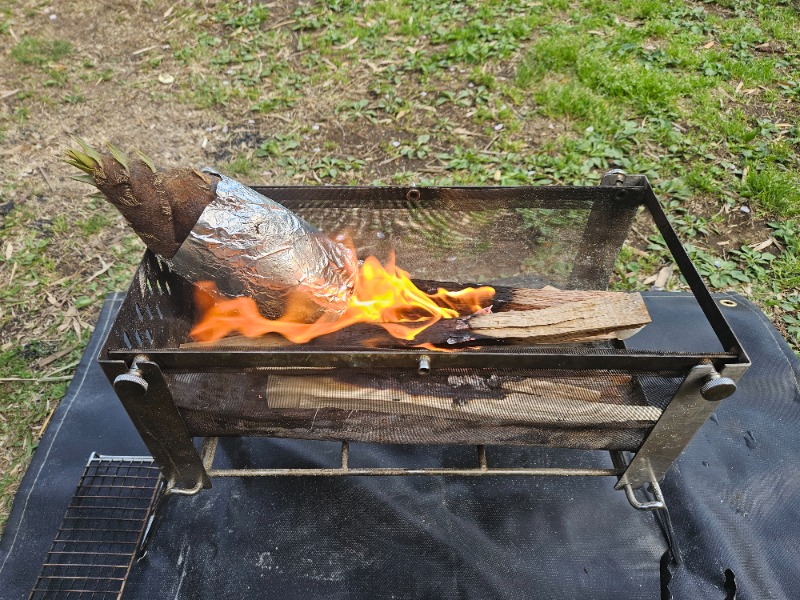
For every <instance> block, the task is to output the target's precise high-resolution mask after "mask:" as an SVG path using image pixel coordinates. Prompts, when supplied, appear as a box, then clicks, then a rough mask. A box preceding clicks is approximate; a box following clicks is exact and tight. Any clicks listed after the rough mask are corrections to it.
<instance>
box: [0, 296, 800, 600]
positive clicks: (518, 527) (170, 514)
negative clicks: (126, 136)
mask: <svg viewBox="0 0 800 600" xmlns="http://www.w3.org/2000/svg"><path fill="white" fill-rule="evenodd" d="M645 297H646V302H647V305H648V308H649V310H650V312H651V315H652V316H653V320H654V323H653V324H652V325H650V326H648V327H646V328H645V329H644V330H643V332H642V333H640V334H638V335H637V336H635V337H633V338H631V340H630V342H631V343H630V345H631V346H635V347H640V348H648V349H654V348H655V349H662V350H688V349H693V350H696V349H698V348H706V347H707V348H709V349H716V348H717V346H716V345H715V339H714V336H713V333H712V332H711V330H710V328H709V327H708V325H707V324H705V319H704V318H703V315H702V313H701V312H700V310H699V308H698V307H697V304H696V302H695V301H694V299H693V298H692V297H691V296H686V295H683V294H669V293H655V292H654V293H647V294H645ZM722 297H724V296H717V298H722ZM729 297H730V298H732V299H733V300H735V301H736V303H737V306H735V307H723V310H724V312H725V315H726V317H727V318H728V320H729V321H730V323H731V325H732V326H733V328H734V330H735V331H736V333H737V335H738V336H739V338H740V339H741V340H742V342H743V344H744V346H745V348H746V350H747V352H748V353H749V355H750V357H751V358H752V360H753V366H752V368H751V369H750V370H749V371H748V372H747V374H746V375H745V376H744V378H743V379H742V380H741V382H740V385H739V390H738V391H737V393H736V394H735V395H734V396H733V397H731V398H729V399H727V400H725V401H724V402H723V403H722V404H721V405H720V407H719V409H718V410H717V412H716V413H715V414H714V416H713V417H712V418H711V419H710V420H709V421H708V422H707V423H706V424H705V425H704V426H703V428H702V429H701V430H700V432H699V433H698V435H697V436H696V437H695V439H694V440H693V441H692V443H691V445H690V446H689V448H688V449H687V450H686V451H685V452H684V454H683V455H682V456H681V458H680V459H679V460H678V462H677V464H676V465H675V466H674V467H673V469H672V470H671V471H670V472H669V473H668V475H667V477H666V479H665V480H664V482H663V484H662V489H663V491H664V495H665V497H666V500H667V503H668V505H669V508H670V514H671V517H672V524H673V526H674V531H675V539H676V542H677V546H678V547H679V548H680V552H681V558H682V562H681V563H680V565H677V564H675V563H674V562H671V561H670V560H669V559H670V556H669V554H668V553H667V542H666V537H665V530H664V527H663V526H662V525H663V523H662V522H661V521H660V520H659V519H656V518H655V517H654V516H653V514H651V513H645V512H639V511H636V510H634V509H633V508H632V507H631V506H630V505H629V504H628V502H627V500H626V499H625V496H624V494H623V493H621V492H617V491H615V490H614V489H613V484H614V481H613V480H612V479H611V478H588V477H569V478H558V477H491V478H468V477H382V478H381V477H344V478H342V477H325V478H312V477H299V478H247V479H234V478H230V479H228V478H225V479H223V478H217V479H215V480H214V482H213V483H214V487H213V488H212V489H211V490H208V491H203V492H201V493H200V494H199V495H197V496H194V497H171V498H169V499H168V500H167V501H166V502H165V504H164V505H163V507H162V509H161V510H160V512H159V517H158V520H157V528H156V530H155V532H154V534H153V537H152V539H151V541H150V544H149V546H148V551H147V554H146V555H145V556H144V558H143V559H142V560H140V561H139V562H138V563H137V564H136V565H135V566H134V568H133V571H132V573H131V576H130V579H129V581H128V585H127V587H126V589H125V592H124V596H123V598H125V599H134V598H142V599H152V598H177V599H181V598H185V599H193V600H194V599H198V600H199V599H205V598H209V599H214V600H223V599H229V598H230V599H233V598H280V599H289V598H298V599H300V598H302V599H311V598H326V599H336V598H342V599H344V598H347V599H359V598H363V599H370V600H372V599H376V598H387V599H388V598H396V599H405V598H414V599H418V598H432V599H456V598H458V599H461V598H475V599H486V598H587V599H589V598H590V599H593V600H599V599H604V598H609V599H611V598H613V599H618V598H625V599H629V600H635V599H640V598H641V599H654V598H656V599H657V598H676V599H683V598H689V599H698V600H702V599H709V600H711V599H714V600H724V599H732V598H736V599H738V600H746V599H753V600H764V599H770V598H776V599H778V598H798V597H800V567H798V563H800V514H799V513H800V473H798V465H800V389H799V388H798V373H800V365H798V360H797V358H796V357H795V356H794V354H793V353H792V352H791V351H790V349H789V348H788V347H787V345H786V344H785V342H784V341H783V340H782V339H781V338H780V336H779V334H778V333H777V332H776V331H775V330H774V329H773V327H772V326H771V324H770V323H769V321H768V320H767V319H766V318H765V317H764V315H763V314H761V313H760V312H759V311H758V310H757V309H755V308H754V307H753V305H752V304H750V303H749V302H747V301H746V300H745V299H743V298H741V297H740V296H736V295H731V296H729ZM120 301H121V296H120V295H115V296H112V297H110V298H109V300H108V301H107V303H106V305H105V307H104V309H103V312H102V314H101V315H100V319H99V321H98V325H97V329H96V330H95V333H94V336H93V339H92V341H91V343H90V345H89V348H88V349H87V352H86V355H85V356H84V360H83V362H82V363H81V365H80V367H79V369H78V372H77V374H76V376H75V379H74V380H73V382H72V385H71V386H70V389H69V391H68V392H67V395H66V396H65V398H64V399H63V400H62V402H61V404H60V406H59V408H58V410H57V411H56V413H55V415H54V417H53V419H52V421H51V423H50V426H49V427H48V429H47V431H46V433H45V436H44V438H43V439H42V441H41V443H40V444H39V447H38V449H37V450H36V453H35V455H34V460H33V462H32V464H31V466H30V468H29V469H28V472H27V474H26V476H25V479H24V481H23V483H22V486H21V488H20V490H19V492H18V494H17V496H16V499H15V502H14V507H13V511H12V514H11V517H10V519H9V522H8V525H7V527H6V531H5V534H4V536H3V538H2V540H1V541H0V598H2V599H3V600H6V599H7V600H21V599H24V598H27V597H28V593H29V592H30V590H31V587H32V586H33V584H34V582H35V580H36V576H37V573H38V572H39V566H40V564H41V562H42V560H43V559H44V557H45V555H46V554H47V550H48V548H49V546H50V543H51V541H52V539H53V535H54V534H55V532H56V530H57V529H58V525H59V523H60V520H61V517H62V516H63V514H64V510H65V507H66V506H67V504H68V502H69V499H70V497H71V494H72V492H73V490H74V488H75V485H76V483H77V481H78V478H79V477H80V474H81V472H82V470H83V467H84V465H85V464H86V461H87V459H88V457H89V455H90V454H91V452H93V451H96V452H99V453H101V454H107V455H142V454H146V450H145V448H144V446H143V444H142V443H141V441H140V439H139V437H138V435H137V434H136V432H135V430H134V429H133V427H132V426H131V425H130V422H129V421H128V418H127V416H126V414H125V413H124V411H123V410H122V408H121V406H120V403H119V401H118V400H117V398H116V396H115V395H114V393H113V391H112V389H111V387H110V385H109V384H108V382H107V381H106V379H105V377H104V376H103V374H102V372H101V371H100V369H99V367H98V366H97V363H96V358H97V353H98V352H99V347H100V343H101V342H102V338H104V337H105V335H106V334H107V331H108V328H109V325H110V323H111V321H112V319H113V315H114V314H115V311H116V309H117V308H118V306H119V303H120ZM350 454H351V458H350V464H351V466H353V467H361V466H384V467H386V466H403V467H406V466H419V467H424V466H431V467H433V466H448V467H458V466H469V467H472V466H474V465H475V462H476V458H475V450H474V448H472V447H464V448H459V447H413V446H380V445H370V444H351V448H350ZM488 456H489V460H490V464H491V465H492V466H504V465H505V466H528V465H530V466H555V465H564V464H567V465H575V466H578V465H581V466H601V467H607V466H610V461H609V459H608V457H607V455H603V454H602V453H596V454H591V455H590V457H589V459H588V460H587V456H586V453H583V452H578V451H569V450H560V451H543V450H537V449H513V448H495V447H490V448H489V449H488ZM217 457H218V458H217V463H216V466H264V467H308V466H334V465H335V464H336V463H337V461H338V459H339V445H338V444H333V443H326V442H304V441H297V440H270V439H228V440H222V441H221V442H220V447H219V450H218V453H217Z"/></svg>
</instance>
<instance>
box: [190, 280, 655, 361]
mask: <svg viewBox="0 0 800 600" xmlns="http://www.w3.org/2000/svg"><path fill="white" fill-rule="evenodd" d="M485 289H486V288H478V289H477V290H475V289H474V288H466V289H465V290H463V292H464V293H463V295H461V296H456V298H458V299H459V300H461V303H460V304H456V305H455V306H456V307H459V308H461V314H466V316H463V317H461V316H458V313H457V312H456V314H455V315H454V316H452V317H448V316H445V317H444V318H442V317H437V318H435V319H434V318H429V319H427V320H425V319H419V320H416V321H414V322H408V321H403V320H402V311H399V312H397V313H394V314H387V315H386V316H385V319H386V320H385V321H383V322H381V321H367V320H358V318H357V317H358V316H359V315H361V314H362V313H360V312H358V311H357V310H355V309H354V310H353V311H351V309H348V311H347V312H345V314H344V315H343V317H342V318H341V319H340V321H334V322H326V323H320V324H302V323H297V322H294V321H292V320H291V317H290V316H289V317H287V318H286V319H284V318H282V319H279V320H277V321H272V320H269V319H265V318H264V317H262V316H261V315H260V314H259V313H258V310H257V307H256V306H255V303H254V302H253V301H252V300H250V299H247V298H237V299H235V300H226V299H222V298H220V297H219V296H214V295H213V294H211V295H209V294H206V293H205V292H202V291H198V296H199V297H200V299H201V301H200V302H199V304H200V305H201V306H203V307H204V313H203V314H204V317H203V318H202V319H201V321H200V323H198V325H197V326H196V327H195V328H194V329H193V330H192V335H193V336H194V337H195V339H198V340H201V341H216V340H221V339H222V338H224V337H225V336H228V335H229V334H231V333H238V334H240V335H238V336H234V337H232V338H225V340H224V342H225V345H227V346H253V345H258V346H275V345H282V344H281V339H282V338H276V337H275V336H270V335H267V334H270V333H278V334H281V335H283V336H285V337H286V338H287V339H289V340H291V341H293V342H295V343H306V342H309V341H311V340H313V339H315V338H318V339H319V342H320V343H321V344H322V345H328V346H357V345H370V346H407V345H422V344H433V345H436V346H452V345H456V344H459V345H460V344H464V343H468V342H474V343H477V344H480V343H484V342H487V341H493V340H499V339H503V340H508V341H512V340H522V341H524V342H525V343H575V342H587V341H597V340H607V339H625V338H627V337H629V336H631V335H633V334H634V333H636V332H637V331H639V330H640V329H641V328H642V327H644V326H645V325H646V324H648V323H649V322H650V316H649V314H648V312H647V307H646V306H645V304H644V301H643V300H642V297H641V295H640V294H626V293H619V292H601V291H575V292H573V291H560V290H552V291H551V290H529V289H519V288H517V289H511V288H505V289H502V288H501V289H500V290H499V293H500V294H502V295H509V290H510V301H507V302H506V303H505V305H504V306H502V308H503V310H504V312H499V313H490V312H486V311H485V310H483V309H482V308H481V307H480V305H481V304H482V303H486V302H488V301H490V300H491V298H492V295H491V294H490V293H489V292H488V291H485V292H482V290H485ZM488 289H489V290H491V289H492V288H488ZM212 291H213V290H212ZM442 292H444V290H442V289H440V291H439V293H442ZM481 292H482V293H483V294H485V295H480V293H481ZM504 292H505V293H504ZM420 293H422V292H420ZM455 294H459V292H456V293H455ZM427 297H428V298H430V296H429V295H428V296H427ZM465 297H469V298H470V299H471V301H472V302H475V303H476V304H474V305H470V304H466V303H464V301H463V298H465ZM355 298H358V290H357V292H356V295H355ZM509 306H512V307H514V308H517V309H520V310H507V308H508V307H509ZM530 307H533V308H530ZM538 307H542V308H538ZM454 312H455V311H454ZM289 314H290V313H289ZM355 323H374V324H375V325H379V326H380V327H382V328H383V329H384V330H385V331H386V332H387V333H388V334H390V335H385V334H384V335H379V333H378V332H377V331H376V330H374V329H368V328H364V327H360V328H359V327H356V328H353V327H352V325H353V324H355ZM345 327H348V329H346V330H344V328H345ZM398 333H401V334H403V335H396V334H398ZM261 336H266V337H261ZM194 345H195V344H186V345H185V346H184V347H192V346H194Z"/></svg>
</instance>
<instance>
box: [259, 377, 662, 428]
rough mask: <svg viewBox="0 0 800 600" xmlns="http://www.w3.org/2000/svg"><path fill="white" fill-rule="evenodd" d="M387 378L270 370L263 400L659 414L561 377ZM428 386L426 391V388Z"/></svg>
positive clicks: (506, 415)
mask: <svg viewBox="0 0 800 600" xmlns="http://www.w3.org/2000/svg"><path fill="white" fill-rule="evenodd" d="M627 380H628V381H627V382H624V381H620V382H618V383H619V385H628V384H629V383H630V377H628V378H627ZM389 383H391V382H390V381H389V380H387V379H383V378H381V379H374V380H370V378H369V377H357V378H353V377H351V378H350V379H349V380H345V379H343V378H337V377H315V376H305V377H294V376H285V375H271V376H269V378H268V381H267V404H268V405H269V407H270V408H306V409H318V408H338V409H341V410H364V411H372V412H380V413H391V414H405V415H414V416H429V417H445V418H449V419H466V420H471V421H481V420H486V419H498V420H502V421H514V422H519V423H561V424H573V425H574V424H596V423H609V422H629V421H655V420H656V419H658V417H659V416H660V415H661V411H660V410H659V409H658V408H656V407H653V406H630V405H622V404H620V401H621V393H620V389H619V388H618V387H612V386H606V387H601V386H600V385H597V386H592V385H586V386H585V387H584V386H577V385H574V384H571V383H567V382H566V381H564V380H548V379H534V378H520V377H514V378H511V377H509V378H497V379H496V381H494V382H491V385H492V387H488V386H487V383H486V380H484V379H483V378H481V377H476V376H458V375H452V376H450V377H448V378H447V385H446V386H442V385H430V386H422V385H416V386H403V385H402V384H399V385H395V386H394V387H392V386H389V385H388V384H389ZM395 383H399V382H395ZM408 387H411V388H412V389H411V390H409V389H408ZM404 388H405V389H404ZM414 388H416V389H414ZM428 388H430V392H428V393H425V390H426V389H428ZM443 388H444V389H443ZM604 396H605V397H604Z"/></svg>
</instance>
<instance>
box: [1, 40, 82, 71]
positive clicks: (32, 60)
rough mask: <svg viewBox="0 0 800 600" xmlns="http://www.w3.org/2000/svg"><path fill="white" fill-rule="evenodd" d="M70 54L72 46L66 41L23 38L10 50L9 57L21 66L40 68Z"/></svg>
mask: <svg viewBox="0 0 800 600" xmlns="http://www.w3.org/2000/svg"><path fill="white" fill-rule="evenodd" d="M70 54H72V44H71V43H69V42H68V41H67V40H60V39H46V38H40V37H29V36H24V37H23V38H22V39H21V40H20V41H19V43H18V44H17V45H16V46H14V48H13V49H12V50H11V56H12V57H14V59H15V60H16V61H17V62H18V63H19V64H21V65H36V66H39V67H42V66H44V65H48V64H50V63H53V62H57V61H59V60H63V59H65V58H67V57H69V56H70Z"/></svg>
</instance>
